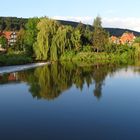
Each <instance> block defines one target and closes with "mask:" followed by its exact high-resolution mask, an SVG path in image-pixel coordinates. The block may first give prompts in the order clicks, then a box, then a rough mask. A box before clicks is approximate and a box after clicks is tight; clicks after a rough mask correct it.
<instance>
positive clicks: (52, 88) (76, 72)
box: [4, 62, 118, 100]
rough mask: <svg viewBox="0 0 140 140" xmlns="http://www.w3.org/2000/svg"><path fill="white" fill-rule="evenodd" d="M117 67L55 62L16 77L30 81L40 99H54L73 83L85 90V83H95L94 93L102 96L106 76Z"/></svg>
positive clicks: (30, 85) (31, 91) (32, 92)
mask: <svg viewBox="0 0 140 140" xmlns="http://www.w3.org/2000/svg"><path fill="white" fill-rule="evenodd" d="M117 68H118V66H114V65H101V64H100V65H99V64H96V65H91V64H90V65H88V64H73V63H70V62H69V63H63V64H62V63H54V64H51V65H46V66H44V67H39V68H36V69H33V70H28V71H23V72H19V73H17V75H16V77H18V80H19V81H24V82H26V83H28V85H29V87H30V88H29V91H30V93H31V94H32V96H33V97H37V98H38V99H41V98H42V99H47V100H52V99H55V98H57V97H58V96H60V94H62V93H63V92H64V91H66V90H68V89H69V88H71V87H72V86H73V85H75V87H76V88H78V89H80V90H83V87H84V85H85V84H87V85H88V86H90V85H95V88H94V91H93V92H94V93H93V94H94V96H96V97H97V98H100V97H101V95H102V86H103V84H104V81H105V78H106V76H107V75H108V74H109V73H110V74H111V73H112V72H114V71H116V69H117ZM6 77H7V76H6ZM4 81H5V79H4Z"/></svg>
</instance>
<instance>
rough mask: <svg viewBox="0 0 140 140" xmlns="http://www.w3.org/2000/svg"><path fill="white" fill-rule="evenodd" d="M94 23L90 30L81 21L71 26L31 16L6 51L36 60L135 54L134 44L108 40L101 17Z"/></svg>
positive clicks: (97, 57) (102, 57)
mask: <svg viewBox="0 0 140 140" xmlns="http://www.w3.org/2000/svg"><path fill="white" fill-rule="evenodd" d="M93 27H94V30H91V29H90V26H85V25H84V24H82V23H79V24H78V25H77V26H76V27H72V26H69V25H63V24H61V22H59V21H56V20H53V19H50V18H47V17H43V18H30V19H28V22H27V23H26V24H25V25H24V28H20V30H19V32H18V37H17V42H16V44H15V45H14V46H11V47H10V48H8V53H11V52H13V53H14V52H17V51H18V52H19V53H20V52H21V53H24V54H26V55H27V56H30V57H32V58H34V59H35V60H39V61H40V60H43V61H58V60H86V59H87V60H97V59H101V60H103V61H104V60H110V59H112V58H113V59H121V60H122V58H125V59H126V60H128V59H129V58H132V57H134V55H135V48H134V47H133V46H131V45H129V44H125V45H122V44H114V43H112V42H110V38H109V37H110V35H109V33H108V32H107V31H106V30H105V29H104V28H103V27H102V19H101V17H96V18H95V19H94V21H93ZM0 41H1V39H0ZM1 42H2V41H1ZM3 42H4V41H3ZM116 56H117V57H116ZM120 56H121V57H120Z"/></svg>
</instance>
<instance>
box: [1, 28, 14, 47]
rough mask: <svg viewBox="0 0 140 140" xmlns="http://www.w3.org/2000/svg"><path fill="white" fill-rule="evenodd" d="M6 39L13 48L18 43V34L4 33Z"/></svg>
mask: <svg viewBox="0 0 140 140" xmlns="http://www.w3.org/2000/svg"><path fill="white" fill-rule="evenodd" d="M3 34H4V36H5V38H6V39H7V41H8V45H10V46H13V45H14V44H15V43H16V41H17V32H15V31H12V32H11V31H5V32H3Z"/></svg>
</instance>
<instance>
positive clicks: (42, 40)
mask: <svg viewBox="0 0 140 140" xmlns="http://www.w3.org/2000/svg"><path fill="white" fill-rule="evenodd" d="M58 28H59V23H58V22H57V21H55V20H51V19H48V18H42V19H41V20H40V22H39V23H38V25H37V29H38V30H39V32H38V35H37V41H36V42H35V44H34V51H35V55H36V59H37V60H48V59H49V56H50V48H51V46H52V40H53V37H54V36H55V35H56V33H57V30H58ZM52 49H53V50H54V53H55V52H56V51H55V48H52Z"/></svg>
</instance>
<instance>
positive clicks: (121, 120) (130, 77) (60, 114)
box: [0, 63, 140, 140]
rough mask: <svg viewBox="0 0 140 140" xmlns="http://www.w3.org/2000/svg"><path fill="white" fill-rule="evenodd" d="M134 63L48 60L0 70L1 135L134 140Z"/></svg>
mask: <svg viewBox="0 0 140 140" xmlns="http://www.w3.org/2000/svg"><path fill="white" fill-rule="evenodd" d="M139 134H140V67H139V66H135V65H131V66H130V65H125V66H124V65H116V64H104V65H103V64H102V65H101V64H96V65H93V64H88V63H80V64H79V63H77V64H73V63H63V64H62V63H61V64H60V63H54V64H51V65H46V66H42V67H38V68H33V69H29V70H24V71H19V72H12V73H7V74H1V75H0V139H1V140H9V139H14V140H16V139H17V140H22V139H23V140H25V139H29V140H31V139H33V140H39V139H40V140H47V139H48V140H140V135H139Z"/></svg>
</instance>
